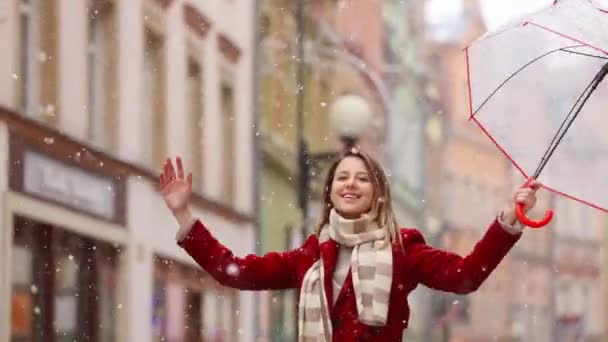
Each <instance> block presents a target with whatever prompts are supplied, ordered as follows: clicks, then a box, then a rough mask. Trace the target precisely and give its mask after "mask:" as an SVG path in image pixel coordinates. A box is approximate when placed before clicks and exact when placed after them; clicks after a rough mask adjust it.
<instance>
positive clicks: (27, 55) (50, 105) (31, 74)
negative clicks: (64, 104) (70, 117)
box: [17, 0, 59, 123]
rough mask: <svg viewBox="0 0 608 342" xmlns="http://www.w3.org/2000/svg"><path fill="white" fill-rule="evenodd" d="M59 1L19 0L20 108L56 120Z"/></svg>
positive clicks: (27, 112)
mask: <svg viewBox="0 0 608 342" xmlns="http://www.w3.org/2000/svg"><path fill="white" fill-rule="evenodd" d="M56 10H57V4H56V0H46V1H40V0H21V1H20V2H19V42H20V44H19V72H18V74H17V77H18V79H19V88H18V91H17V97H18V99H17V103H18V109H19V111H21V112H22V113H24V114H25V115H29V116H31V117H34V118H39V119H43V120H45V121H47V122H49V123H54V122H56V114H57V112H58V110H57V99H58V96H57V91H58V89H59V87H58V86H57V79H58V78H57V43H58V42H57V39H58V34H57V33H58V32H57V13H56Z"/></svg>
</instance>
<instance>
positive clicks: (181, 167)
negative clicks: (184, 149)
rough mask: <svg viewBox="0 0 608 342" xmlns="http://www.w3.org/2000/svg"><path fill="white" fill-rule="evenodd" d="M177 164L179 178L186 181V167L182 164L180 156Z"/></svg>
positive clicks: (176, 161)
mask: <svg viewBox="0 0 608 342" xmlns="http://www.w3.org/2000/svg"><path fill="white" fill-rule="evenodd" d="M175 163H176V164H177V178H179V179H184V165H183V164H182V158H180V157H179V156H178V157H177V158H176V160H175Z"/></svg>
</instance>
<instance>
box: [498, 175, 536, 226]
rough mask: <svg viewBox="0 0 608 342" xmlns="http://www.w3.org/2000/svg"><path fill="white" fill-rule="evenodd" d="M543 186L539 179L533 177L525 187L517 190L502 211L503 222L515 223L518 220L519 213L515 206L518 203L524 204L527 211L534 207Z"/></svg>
mask: <svg viewBox="0 0 608 342" xmlns="http://www.w3.org/2000/svg"><path fill="white" fill-rule="evenodd" d="M541 186H542V184H541V183H540V182H539V181H537V180H535V179H532V180H530V181H529V182H528V184H527V185H526V186H525V187H520V188H518V189H517V190H515V193H514V194H513V199H512V200H511V201H509V203H508V204H507V205H506V206H505V209H504V210H503V212H502V220H503V223H505V224H508V225H513V224H515V222H517V214H516V213H515V206H516V205H517V203H523V204H524V210H525V212H528V211H530V210H531V209H532V208H534V206H535V205H536V192H537V191H538V189H540V188H541Z"/></svg>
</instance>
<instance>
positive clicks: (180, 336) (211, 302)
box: [152, 257, 238, 342]
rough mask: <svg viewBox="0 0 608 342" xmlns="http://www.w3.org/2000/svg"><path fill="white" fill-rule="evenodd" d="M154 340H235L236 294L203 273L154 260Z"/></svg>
mask: <svg viewBox="0 0 608 342" xmlns="http://www.w3.org/2000/svg"><path fill="white" fill-rule="evenodd" d="M152 300H153V316H152V322H153V336H154V341H169V342H171V341H187V342H189V341H201V340H203V341H236V340H237V338H236V337H237V335H236V326H237V320H236V309H237V306H238V304H237V301H236V291H235V290H233V289H228V288H224V287H220V286H219V285H217V284H216V283H215V281H214V280H212V279H210V278H209V277H208V276H207V275H205V273H204V272H203V271H202V270H200V269H198V268H194V267H190V266H187V265H184V264H181V263H179V262H175V261H172V260H168V259H166V258H161V257H157V258H156V260H155V270H154V297H153V299H152Z"/></svg>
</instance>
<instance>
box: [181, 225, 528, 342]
mask: <svg viewBox="0 0 608 342" xmlns="http://www.w3.org/2000/svg"><path fill="white" fill-rule="evenodd" d="M401 236H402V237H403V249H401V248H400V247H399V246H398V245H394V246H393V285H392V288H391V295H390V303H389V313H388V323H387V325H386V326H384V327H371V326H367V325H365V324H363V323H361V322H359V320H358V319H357V308H356V304H355V296H354V290H353V283H352V278H351V274H350V271H349V273H348V275H347V277H346V280H345V282H344V285H343V286H342V290H341V291H340V293H339V294H338V299H337V301H336V303H335V304H333V300H332V298H333V295H334V294H333V293H332V292H333V286H332V283H331V281H332V274H333V271H334V267H335V264H336V259H337V253H338V244H337V243H336V242H334V241H332V240H330V241H327V242H324V243H321V244H319V240H318V239H317V237H316V236H314V235H313V236H310V237H309V238H308V239H307V240H306V241H305V242H304V245H303V246H302V247H300V248H298V249H296V250H293V251H289V252H281V253H277V252H272V253H268V254H266V255H264V256H256V255H248V256H246V257H243V258H238V257H235V256H234V255H233V254H232V252H231V251H230V250H229V249H228V248H226V247H225V246H223V245H222V244H220V243H219V242H218V241H217V240H216V239H215V238H214V237H213V236H212V235H211V234H210V233H209V231H208V230H207V229H206V228H205V227H204V226H203V224H202V223H201V222H200V221H197V222H196V223H195V225H194V226H193V228H192V230H191V231H190V233H189V234H188V236H186V238H184V239H183V240H182V241H180V242H179V245H180V246H181V247H182V248H184V249H185V250H186V252H188V254H190V255H191V256H192V257H193V258H194V260H196V262H197V263H198V264H199V265H201V266H202V267H203V268H204V269H205V270H206V271H207V272H208V273H209V274H211V276H213V278H215V279H216V280H217V281H218V282H219V283H220V284H222V285H224V286H229V287H233V288H237V289H241V290H280V289H290V288H299V287H300V286H301V284H302V280H303V278H304V274H305V273H306V271H307V270H308V268H309V267H310V266H311V265H312V264H313V263H314V262H315V261H316V260H317V259H319V256H322V257H323V262H324V265H323V266H324V268H325V272H326V274H325V281H326V284H325V291H326V293H327V296H328V297H329V298H327V303H328V304H329V310H330V312H331V319H332V324H333V340H334V341H401V337H402V334H403V331H404V329H405V328H407V325H408V319H409V314H410V310H409V307H408V303H407V296H408V294H409V293H410V292H411V291H412V290H414V289H415V288H416V286H417V285H418V284H423V285H426V286H428V287H430V288H433V289H437V290H443V291H449V292H454V293H458V294H466V293H470V292H473V291H475V290H477V288H479V286H480V285H481V284H482V283H483V281H484V280H485V279H486V278H487V277H488V275H490V273H491V272H492V270H494V268H496V266H497V265H498V264H499V263H500V261H501V260H502V258H503V257H504V256H505V255H506V254H507V252H509V250H510V249H511V247H512V246H513V245H514V244H515V242H517V240H518V239H519V237H520V236H521V234H518V235H511V234H509V233H507V232H506V231H504V230H503V229H502V228H501V227H500V224H499V223H498V222H497V221H494V222H493V223H492V224H491V225H490V227H489V229H488V231H487V232H486V234H485V236H484V237H483V238H482V239H481V240H480V241H479V242H478V243H477V245H476V246H475V248H474V249H473V251H472V252H471V253H470V254H469V255H468V256H466V257H464V258H463V257H460V256H458V255H456V254H453V253H449V252H445V251H441V250H437V249H433V248H432V247H430V246H428V245H427V244H425V242H424V238H423V237H422V234H420V232H419V231H418V230H415V229H401ZM234 265H236V266H238V268H236V267H235V266H234Z"/></svg>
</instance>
